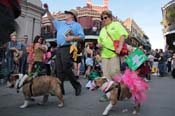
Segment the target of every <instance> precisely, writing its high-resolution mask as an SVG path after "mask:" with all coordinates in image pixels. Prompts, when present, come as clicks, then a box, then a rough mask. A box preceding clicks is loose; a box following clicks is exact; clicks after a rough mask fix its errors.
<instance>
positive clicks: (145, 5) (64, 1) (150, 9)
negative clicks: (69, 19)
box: [41, 0, 171, 49]
mask: <svg viewBox="0 0 175 116" xmlns="http://www.w3.org/2000/svg"><path fill="white" fill-rule="evenodd" d="M41 1H42V3H48V5H49V9H50V11H51V12H58V11H65V10H70V9H75V8H76V7H77V6H81V7H83V6H85V5H86V0H41ZM92 1H93V4H96V5H102V4H103V0H92ZM169 1H171V0H109V6H108V8H109V10H111V11H112V13H113V15H114V16H117V17H118V18H119V19H121V20H122V21H124V20H125V19H127V18H128V17H130V18H132V19H134V21H135V22H136V23H137V24H138V25H139V27H140V28H141V29H142V30H143V31H144V32H145V34H146V35H147V36H148V37H149V39H150V43H151V45H152V49H156V48H158V49H160V48H162V49H164V46H165V40H164V37H163V33H162V29H163V26H162V25H161V24H160V22H161V20H162V11H161V7H163V6H164V5H165V4H166V3H168V2H169Z"/></svg>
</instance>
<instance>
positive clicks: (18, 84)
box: [9, 74, 64, 108]
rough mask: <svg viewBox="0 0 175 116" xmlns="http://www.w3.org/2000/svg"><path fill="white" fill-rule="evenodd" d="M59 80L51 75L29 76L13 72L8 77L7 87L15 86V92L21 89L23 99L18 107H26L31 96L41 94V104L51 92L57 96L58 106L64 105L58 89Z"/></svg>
mask: <svg viewBox="0 0 175 116" xmlns="http://www.w3.org/2000/svg"><path fill="white" fill-rule="evenodd" d="M60 84H61V82H60V80H59V79H58V78H55V77H51V76H41V77H36V78H30V77H28V76H27V75H23V74H14V75H11V76H10V78H9V87H11V88H14V87H15V88H16V89H17V92H18V91H19V90H21V91H22V92H23V94H24V97H25V101H24V104H23V105H21V106H20V108H26V107H27V106H28V104H29V101H30V100H31V97H35V96H43V101H42V104H45V103H46V102H47V101H48V97H49V94H50V93H52V94H54V95H55V96H57V97H58V99H59V100H60V103H59V105H58V107H63V106H64V98H63V95H62V93H61V89H60Z"/></svg>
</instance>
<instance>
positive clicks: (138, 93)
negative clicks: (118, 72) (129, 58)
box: [114, 69, 149, 103]
mask: <svg viewBox="0 0 175 116" xmlns="http://www.w3.org/2000/svg"><path fill="white" fill-rule="evenodd" d="M114 81H117V82H121V83H124V84H126V85H127V86H128V88H129V89H130V92H131V93H132V99H133V100H134V102H136V103H142V102H144V101H145V100H146V98H147V95H146V90H148V88H149V85H148V84H147V83H146V82H145V81H144V80H143V79H142V78H141V77H139V76H138V75H137V73H136V72H134V71H131V70H130V69H127V70H126V71H125V73H124V74H123V75H122V76H115V77H114Z"/></svg>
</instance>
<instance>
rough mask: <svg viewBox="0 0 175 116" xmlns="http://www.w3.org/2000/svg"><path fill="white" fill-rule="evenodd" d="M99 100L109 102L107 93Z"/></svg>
mask: <svg viewBox="0 0 175 116" xmlns="http://www.w3.org/2000/svg"><path fill="white" fill-rule="evenodd" d="M99 101H100V102H107V101H109V99H108V98H107V96H106V95H103V96H101V98H100V99H99Z"/></svg>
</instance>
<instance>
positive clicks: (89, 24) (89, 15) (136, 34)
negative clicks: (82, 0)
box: [41, 0, 151, 49]
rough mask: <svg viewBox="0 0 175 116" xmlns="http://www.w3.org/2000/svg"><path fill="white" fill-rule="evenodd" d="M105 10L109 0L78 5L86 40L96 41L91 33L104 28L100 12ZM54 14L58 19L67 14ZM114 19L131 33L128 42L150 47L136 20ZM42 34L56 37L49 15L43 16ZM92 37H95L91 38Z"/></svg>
mask: <svg viewBox="0 0 175 116" xmlns="http://www.w3.org/2000/svg"><path fill="white" fill-rule="evenodd" d="M104 10H109V9H108V0H103V5H93V1H92V0H87V4H86V6H84V7H77V8H76V11H77V12H78V22H79V23H80V24H81V25H82V27H83V29H84V32H85V35H86V41H95V39H94V38H98V37H94V36H91V35H96V36H98V35H99V32H100V29H101V28H102V23H101V17H100V14H101V12H102V11H104ZM52 16H53V17H54V18H55V19H57V20H64V19H65V15H64V13H63V12H57V13H52ZM113 20H116V21H119V22H120V23H121V24H122V25H123V26H124V27H126V29H127V31H128V33H129V34H130V35H131V36H130V38H129V39H127V43H128V44H131V45H132V46H135V47H138V46H140V45H143V46H144V47H145V48H147V49H150V48H151V45H150V43H149V38H148V37H147V36H146V35H145V34H144V32H143V31H142V30H141V29H140V28H139V26H138V25H137V24H136V23H135V21H133V20H131V19H127V20H126V21H124V22H123V21H121V20H119V19H118V18H117V17H114V16H113ZM41 30H42V31H41V33H42V35H43V36H44V37H45V38H47V41H53V40H55V37H56V31H55V30H54V28H53V25H52V23H51V22H50V21H49V19H48V17H47V16H44V17H43V18H42V29H41ZM90 37H93V38H92V39H91V40H90Z"/></svg>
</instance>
